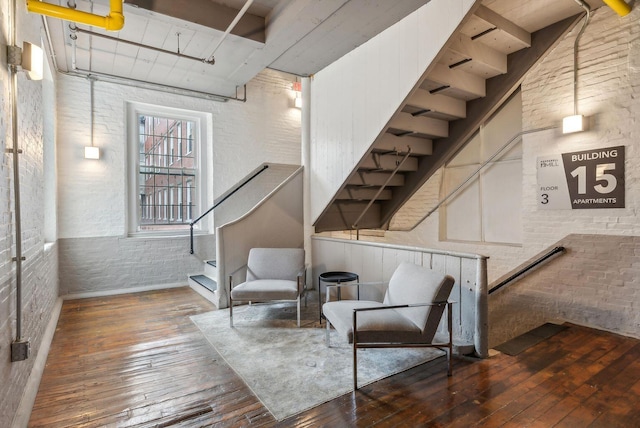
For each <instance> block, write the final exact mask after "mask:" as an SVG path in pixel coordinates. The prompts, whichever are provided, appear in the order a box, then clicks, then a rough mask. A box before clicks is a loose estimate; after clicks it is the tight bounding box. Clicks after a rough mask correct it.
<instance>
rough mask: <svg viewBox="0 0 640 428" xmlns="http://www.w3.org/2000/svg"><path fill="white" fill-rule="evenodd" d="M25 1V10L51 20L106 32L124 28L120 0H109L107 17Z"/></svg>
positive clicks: (40, 2) (39, 2) (49, 4)
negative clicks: (86, 26) (96, 28)
mask: <svg viewBox="0 0 640 428" xmlns="http://www.w3.org/2000/svg"><path fill="white" fill-rule="evenodd" d="M26 1H27V10H28V11H29V12H33V13H39V14H41V15H47V16H51V17H53V18H59V19H64V20H67V21H72V22H76V23H78V24H85V25H90V26H93V27H100V28H104V29H105V30H108V31H118V30H121V29H122V27H124V15H123V13H122V0H110V1H109V5H110V8H111V10H110V11H109V14H108V15H107V16H100V15H96V14H93V13H88V12H83V11H79V10H75V9H74V8H70V7H62V6H58V5H55V4H51V3H45V2H42V1H33V0H31V1H30V0H26Z"/></svg>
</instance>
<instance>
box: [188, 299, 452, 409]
mask: <svg viewBox="0 0 640 428" xmlns="http://www.w3.org/2000/svg"><path fill="white" fill-rule="evenodd" d="M317 311H318V307H317V305H309V307H308V308H306V309H305V310H304V313H303V323H302V327H301V328H297V327H296V321H295V317H296V311H295V304H288V303H277V304H269V305H267V304H261V305H251V306H240V307H236V308H234V311H233V314H234V325H235V328H230V327H229V310H228V309H223V310H219V311H213V312H208V313H205V314H200V315H195V316H192V317H191V319H192V321H193V322H194V323H195V324H196V325H197V326H198V328H199V329H200V330H201V331H202V332H203V333H204V335H205V337H206V338H207V340H208V341H209V342H210V343H211V344H212V345H213V347H214V348H215V349H216V351H217V352H218V353H219V354H220V355H221V356H222V357H223V358H224V359H225V361H226V362H227V363H228V364H229V365H230V366H231V367H232V368H233V370H235V372H236V373H237V374H238V375H239V376H240V377H241V378H242V379H243V380H244V381H245V383H246V384H247V385H248V386H249V387H250V388H251V390H252V391H253V392H254V394H255V395H256V396H257V397H258V398H259V399H260V401H261V402H262V403H263V404H264V405H265V407H266V408H267V409H269V411H270V412H271V413H272V414H273V416H274V417H275V418H276V419H277V420H278V421H280V420H282V419H285V418H287V417H289V416H292V415H294V414H296V413H299V412H302V411H304V410H307V409H310V408H312V407H315V406H317V405H319V404H321V403H324V402H326V401H329V400H331V399H333V398H336V397H338V396H340V395H343V394H345V393H348V392H350V391H351V390H352V348H351V346H350V345H348V344H347V343H346V342H343V341H341V340H340V339H339V338H338V337H337V334H336V332H335V331H332V335H331V345H332V346H331V348H328V347H327V346H326V343H325V328H324V324H323V326H322V327H320V324H319V322H318V312H317ZM442 355H444V352H442V351H439V350H437V349H429V348H426V349H425V348H415V349H412V348H405V349H363V350H359V351H358V385H359V386H360V387H362V386H363V385H365V384H368V383H371V382H374V381H376V380H379V379H382V378H385V377H388V376H390V375H393V374H396V373H399V372H401V371H404V370H407V369H409V368H411V367H414V366H416V365H419V364H422V363H425V362H427V361H430V360H433V359H434V358H437V357H440V356H442Z"/></svg>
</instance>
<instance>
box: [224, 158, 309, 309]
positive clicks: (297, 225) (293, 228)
mask: <svg viewBox="0 0 640 428" xmlns="http://www.w3.org/2000/svg"><path fill="white" fill-rule="evenodd" d="M302 181H303V174H302V167H299V168H298V169H297V170H296V171H295V172H294V173H293V174H291V175H290V176H289V178H288V179H286V180H285V181H284V182H282V183H281V184H280V185H279V186H278V187H277V188H276V189H275V190H273V191H272V192H271V193H270V194H269V195H268V196H266V197H265V198H264V199H262V200H261V201H260V202H259V203H258V204H256V205H255V207H253V208H252V209H251V210H250V211H249V212H247V213H246V214H245V215H243V216H241V217H240V218H238V219H236V220H233V221H231V222H229V223H227V224H224V225H222V226H220V227H217V228H216V262H217V279H216V282H217V283H218V289H217V290H216V292H215V296H214V300H215V301H214V302H213V303H214V304H215V305H216V306H217V307H218V308H226V307H227V306H228V297H227V289H228V287H229V275H232V274H233V275H234V281H235V282H236V283H237V282H241V281H243V280H244V275H245V272H244V270H242V269H241V268H242V267H243V266H245V265H246V263H247V259H248V256H249V250H250V249H251V248H254V247H282V248H286V247H298V248H301V247H302V246H303V242H304V238H303V212H302Z"/></svg>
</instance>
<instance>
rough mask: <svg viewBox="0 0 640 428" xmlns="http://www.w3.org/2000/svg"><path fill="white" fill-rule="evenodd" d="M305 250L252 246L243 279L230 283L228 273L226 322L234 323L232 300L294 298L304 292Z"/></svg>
mask: <svg viewBox="0 0 640 428" xmlns="http://www.w3.org/2000/svg"><path fill="white" fill-rule="evenodd" d="M304 270H305V269H304V250H303V249H301V248H252V249H251V250H249V259H248V261H247V277H246V281H245V282H243V283H241V284H238V285H236V286H234V285H233V276H229V323H230V325H231V327H233V303H234V301H236V302H239V301H242V302H267V301H295V302H297V304H298V308H297V309H298V327H300V298H301V297H302V295H303V294H304V292H305V284H304Z"/></svg>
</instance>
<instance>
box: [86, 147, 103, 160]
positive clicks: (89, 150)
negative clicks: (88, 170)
mask: <svg viewBox="0 0 640 428" xmlns="http://www.w3.org/2000/svg"><path fill="white" fill-rule="evenodd" d="M84 158H85V159H100V148H99V147H95V146H86V147H85V148H84Z"/></svg>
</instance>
